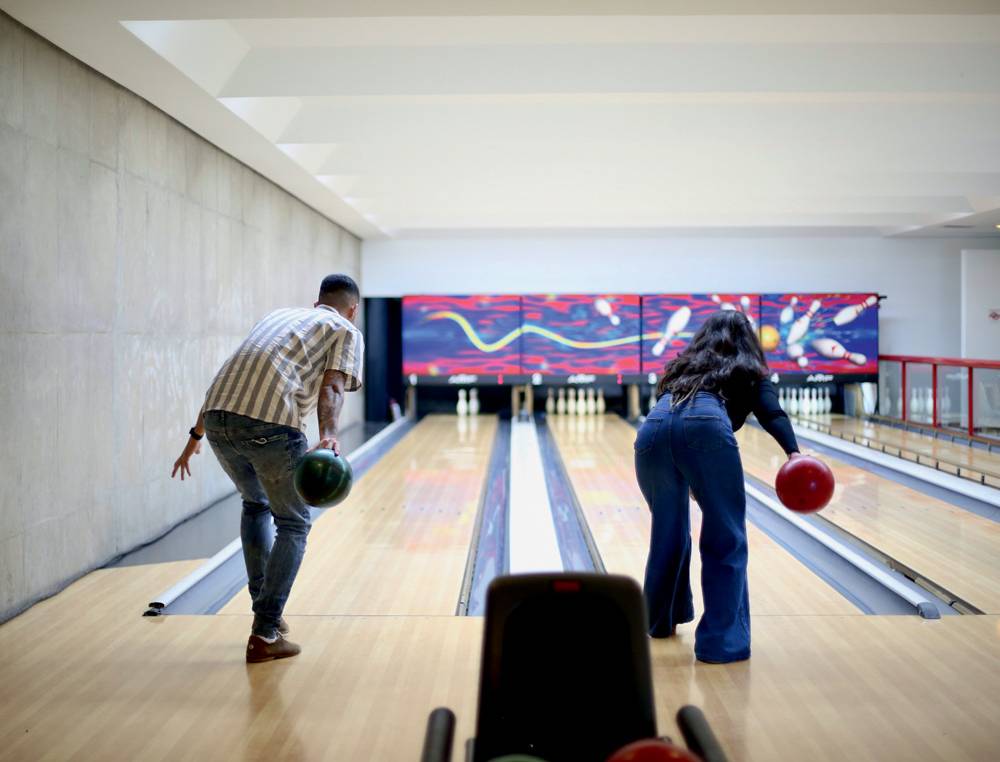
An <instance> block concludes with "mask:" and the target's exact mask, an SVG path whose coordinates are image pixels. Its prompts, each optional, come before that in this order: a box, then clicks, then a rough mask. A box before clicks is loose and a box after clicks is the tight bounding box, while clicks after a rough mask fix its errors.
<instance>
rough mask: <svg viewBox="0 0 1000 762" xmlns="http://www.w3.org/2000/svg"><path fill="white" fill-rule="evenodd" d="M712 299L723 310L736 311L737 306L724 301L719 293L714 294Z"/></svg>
mask: <svg viewBox="0 0 1000 762" xmlns="http://www.w3.org/2000/svg"><path fill="white" fill-rule="evenodd" d="M711 299H712V301H713V302H715V303H716V304H718V305H719V309H720V310H722V311H723V312H729V311H735V309H736V307H735V306H734V305H732V304H730V303H729V302H724V301H722V297H721V296H719V295H718V294H712V296H711Z"/></svg>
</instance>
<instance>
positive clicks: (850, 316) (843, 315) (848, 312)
mask: <svg viewBox="0 0 1000 762" xmlns="http://www.w3.org/2000/svg"><path fill="white" fill-rule="evenodd" d="M875 304H878V296H876V295H875V294H872V295H871V296H869V297H868V298H867V299H865V300H864V301H863V302H861V303H860V304H855V305H852V306H850V307H844V309H842V310H841V311H840V312H838V313H837V314H836V315H834V316H833V324H834V325H847V324H848V323H850V322H851V321H852V320H854V319H855V318H856V317H857V316H858V315H860V314H861V313H862V312H864V311H865V310H866V309H868V308H869V307H871V306H873V305H875Z"/></svg>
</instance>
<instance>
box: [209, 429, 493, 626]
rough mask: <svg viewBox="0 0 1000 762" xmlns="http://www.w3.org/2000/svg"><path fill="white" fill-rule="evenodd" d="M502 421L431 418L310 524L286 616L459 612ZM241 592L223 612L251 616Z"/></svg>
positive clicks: (246, 600)
mask: <svg viewBox="0 0 1000 762" xmlns="http://www.w3.org/2000/svg"><path fill="white" fill-rule="evenodd" d="M495 433H496V419H495V418H493V417H487V416H482V417H473V418H467V419H459V418H457V417H456V416H447V415H440V416H428V417H427V418H424V419H423V420H422V421H421V422H420V423H418V424H417V425H416V427H414V429H413V430H412V431H411V432H410V433H408V434H407V435H406V436H405V437H404V438H403V439H402V440H401V441H400V442H399V443H398V444H397V445H396V446H395V447H393V448H392V449H391V450H390V451H389V452H388V453H387V454H386V455H385V457H383V458H382V459H381V460H380V461H379V462H378V463H377V464H376V465H375V467H374V468H372V469H371V471H369V472H368V473H367V474H366V475H365V476H364V477H363V478H362V479H361V480H360V481H358V483H357V484H356V485H355V487H354V489H353V491H352V493H351V496H350V497H349V498H348V499H347V501H345V502H344V503H343V504H341V505H339V506H337V507H336V508H333V509H331V510H328V511H326V512H325V513H324V514H323V515H322V516H321V517H320V518H319V519H318V520H317V521H316V523H315V524H314V525H313V530H312V532H311V533H310V535H309V545H308V548H307V550H306V556H305V560H304V561H303V563H302V568H301V569H300V571H299V576H298V578H297V579H296V581H295V585H294V587H293V588H292V594H291V596H290V597H289V599H288V604H287V606H286V607H285V614H286V615H289V616H294V615H296V614H454V613H455V606H456V604H457V603H458V597H459V592H460V588H461V585H462V574H463V572H464V569H465V562H466V557H467V555H468V552H469V542H470V540H471V537H472V530H473V525H474V522H475V515H476V509H477V507H478V504H479V496H480V491H481V489H482V486H483V483H484V481H485V477H486V468H487V464H488V461H489V456H490V451H491V449H492V445H493V437H494V434H495ZM249 610H250V596H249V595H248V594H247V592H246V590H245V589H244V590H243V591H242V592H241V593H240V594H239V595H237V596H236V597H235V598H234V599H233V600H232V601H230V602H229V603H228V604H227V605H226V606H225V607H224V608H223V609H222V610H221V611H220V612H219V613H220V614H244V613H246V612H247V611H249Z"/></svg>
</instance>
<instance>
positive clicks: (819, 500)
mask: <svg viewBox="0 0 1000 762" xmlns="http://www.w3.org/2000/svg"><path fill="white" fill-rule="evenodd" d="M833 485H834V481H833V471H831V470H830V467H829V466H827V465H826V463H824V462H823V461H821V460H818V459H816V458H814V457H812V456H810V455H799V456H797V457H794V458H792V459H790V460H789V461H787V462H786V463H785V465H783V466H782V467H781V470H779V471H778V477H777V478H776V479H775V481H774V489H775V492H777V493H778V499H779V500H780V501H781V502H782V504H784V506H785V507H786V508H788V509H790V510H793V511H795V512H796V513H813V512H815V511H818V510H820V509H821V508H824V507H825V506H826V505H827V504H828V503H829V502H830V498H832V497H833Z"/></svg>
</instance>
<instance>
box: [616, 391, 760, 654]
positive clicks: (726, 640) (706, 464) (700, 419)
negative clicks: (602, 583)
mask: <svg viewBox="0 0 1000 762" xmlns="http://www.w3.org/2000/svg"><path fill="white" fill-rule="evenodd" d="M635 471H636V477H637V478H638V480H639V488H640V489H641V490H642V494H643V497H645V498H646V502H647V503H648V504H649V509H650V511H651V512H652V514H653V527H652V532H651V536H650V542H649V558H648V560H647V562H646V579H645V584H644V585H643V594H644V596H645V598H646V606H647V608H648V610H649V634H650V635H652V636H653V637H666V636H668V635H670V633H671V631H672V629H673V627H674V626H675V625H677V624H683V623H684V622H690V621H693V620H694V605H693V603H692V599H691V583H690V572H689V568H690V563H691V524H690V506H689V503H688V490H689V489H690V491H691V492H692V493H693V494H694V497H695V500H697V501H698V505H699V506H701V513H702V524H701V541H700V543H699V546H700V547H699V549H700V551H701V588H702V597H703V599H704V604H705V613H704V614H703V615H702V617H701V621H700V622H699V623H698V628H697V630H696V631H695V655H696V656H697V657H698V658H699V659H702V660H704V661H713V662H726V661H737V660H739V659H746V658H748V657H749V656H750V600H749V595H748V591H747V533H746V494H745V492H744V488H743V465H742V463H741V462H740V451H739V448H738V447H737V444H736V437H735V436H733V427H732V424H731V423H730V421H729V416H728V414H727V413H726V408H725V406H724V405H723V403H722V400H721V399H720V398H719V397H717V396H715V395H714V394H709V393H707V392H698V394H696V395H695V397H694V398H693V399H689V400H686V401H685V402H683V403H681V404H680V405H678V406H677V407H676V408H672V407H671V400H670V395H669V394H666V395H664V396H663V397H662V398H661V399H660V401H659V402H658V403H657V405H656V407H655V408H654V409H653V411H652V412H651V413H650V414H649V417H648V418H647V419H646V421H645V423H643V425H642V427H641V428H640V429H639V434H638V436H637V437H636V440H635Z"/></svg>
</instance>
